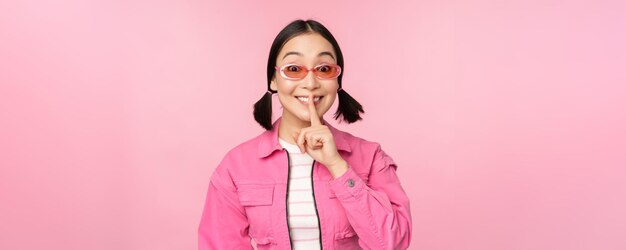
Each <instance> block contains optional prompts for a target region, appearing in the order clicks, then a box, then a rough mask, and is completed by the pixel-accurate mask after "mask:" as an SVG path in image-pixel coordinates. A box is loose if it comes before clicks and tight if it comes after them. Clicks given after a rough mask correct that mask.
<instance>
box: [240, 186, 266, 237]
mask: <svg viewBox="0 0 626 250" xmlns="http://www.w3.org/2000/svg"><path fill="white" fill-rule="evenodd" d="M235 185H237V196H238V197H239V202H240V203H241V205H242V206H243V207H244V209H245V211H246V216H247V217H248V223H249V224H250V228H249V229H250V230H249V234H250V235H251V236H252V237H255V238H257V237H268V236H271V229H272V227H271V225H272V218H271V217H272V216H271V215H272V213H271V212H272V205H273V204H274V183H273V182H272V183H269V182H256V181H255V182H249V181H235Z"/></svg>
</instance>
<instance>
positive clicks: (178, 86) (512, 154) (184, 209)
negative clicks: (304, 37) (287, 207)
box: [0, 0, 626, 250]
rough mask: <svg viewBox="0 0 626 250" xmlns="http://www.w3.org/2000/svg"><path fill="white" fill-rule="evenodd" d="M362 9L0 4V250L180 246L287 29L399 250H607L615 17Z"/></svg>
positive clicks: (618, 71)
mask: <svg viewBox="0 0 626 250" xmlns="http://www.w3.org/2000/svg"><path fill="white" fill-rule="evenodd" d="M382 2H383V1H351V2H348V1H296V2H294V1H283V2H280V3H278V2H276V3H265V1H248V2H242V1H222V2H216V1H211V2H207V1H193V0H192V1H138V0H134V1H108V0H106V1H105V0H100V1H84V0H63V1H34V0H13V1H11V0H9V1H2V2H0V167H1V168H0V202H1V203H0V249H195V248H196V237H197V235H196V229H197V226H198V222H199V218H200V213H201V211H202V205H203V202H204V196H205V193H206V190H207V187H208V181H209V176H210V174H211V172H212V171H213V169H214V167H215V166H216V165H217V163H219V161H220V160H221V158H222V157H223V156H224V154H225V153H226V152H227V151H228V150H229V149H230V148H232V147H234V146H236V145H237V144H239V143H240V142H243V141H244V140H247V139H248V138H251V137H253V136H255V135H257V134H259V133H261V132H262V128H261V127H260V126H259V125H257V124H256V123H255V122H254V120H253V117H252V108H251V107H252V104H253V103H254V102H255V101H257V100H258V98H260V97H261V95H262V94H263V92H264V91H265V88H266V82H265V67H266V65H265V63H266V61H267V55H268V52H269V47H270V44H271V42H272V40H273V38H274V36H275V35H276V34H277V32H278V31H279V30H280V29H281V28H282V27H283V26H284V25H286V24H287V23H289V22H290V21H292V20H293V19H295V18H305V19H306V18H315V19H317V20H319V21H321V22H322V23H324V24H325V25H327V27H328V28H329V29H330V30H331V31H332V32H333V33H334V35H335V36H336V38H337V39H338V41H339V43H340V45H341V46H342V49H343V50H344V56H345V61H346V67H345V77H344V88H345V89H346V90H347V91H348V92H349V93H350V94H351V95H353V96H354V97H355V98H356V99H357V100H359V101H360V102H361V103H362V104H363V105H364V108H365V111H366V114H365V115H364V120H363V121H362V122H359V123H356V124H352V125H345V124H339V125H338V127H339V128H341V129H344V130H346V131H349V132H351V133H353V134H355V135H358V136H361V137H363V138H366V139H369V140H373V141H378V142H380V143H381V144H382V145H383V149H385V151H387V152H388V153H389V154H390V155H391V156H392V157H393V158H394V160H395V161H396V162H397V163H398V165H399V172H398V174H399V175H400V179H401V180H402V184H403V186H404V188H405V190H406V191H407V193H408V195H409V196H410V198H411V205H412V206H411V211H412V214H413V223H414V231H413V241H412V246H411V249H594V250H595V249H626V238H625V237H624V235H626V214H625V213H624V211H626V182H625V181H624V180H625V179H626V169H625V167H626V129H625V128H626V109H625V107H626V86H625V83H626V76H625V73H624V72H625V71H624V70H625V68H626V49H625V48H626V46H624V44H626V35H625V34H626V33H625V32H624V30H625V27H626V4H624V3H623V1H618V0H615V1H591V0H588V1H554V0H548V1H546V0H541V1H539V0H537V1H526V0H515V1H486V0H471V1H461V0H456V1H440V0H428V1H403V2H397V1H396V2H393V3H391V2H390V3H388V4H383V3H382ZM274 101H275V103H278V100H277V99H276V98H275V99H274ZM334 111H335V108H334V107H333V108H332V109H331V111H330V112H329V113H327V115H326V117H325V118H326V119H331V116H332V114H331V113H333V112H334ZM275 112H276V116H275V118H277V117H278V115H279V114H280V109H279V108H278V107H276V109H275ZM333 121H334V120H333ZM334 124H335V125H336V123H334Z"/></svg>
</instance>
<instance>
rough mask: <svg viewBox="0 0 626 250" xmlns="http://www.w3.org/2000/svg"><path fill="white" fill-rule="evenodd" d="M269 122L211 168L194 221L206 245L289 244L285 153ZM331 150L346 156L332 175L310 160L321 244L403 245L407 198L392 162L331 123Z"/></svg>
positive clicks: (408, 229)
mask: <svg viewBox="0 0 626 250" xmlns="http://www.w3.org/2000/svg"><path fill="white" fill-rule="evenodd" d="M279 124H280V119H278V120H277V121H276V122H274V127H273V129H272V130H269V131H265V132H264V133H262V134H261V135H259V136H257V137H255V138H253V139H251V140H248V141H246V142H244V143H242V144H240V145H238V146H237V147H235V148H233V149H232V150H230V151H229V152H228V153H227V154H226V156H225V157H224V159H223V160H222V161H221V163H220V164H219V166H218V167H217V169H215V172H214V173H213V175H212V176H211V181H210V184H209V189H208V193H207V197H206V203H205V206H204V211H203V214H202V219H201V221H200V226H199V229H198V244H199V245H198V247H199V249H201V250H205V249H225V250H226V249H227V250H230V249H252V246H251V243H250V242H251V238H252V239H253V240H254V242H256V244H257V248H258V249H291V239H290V236H289V230H288V225H287V209H286V205H287V187H288V179H289V177H288V176H289V167H288V166H289V157H288V154H287V151H285V150H283V148H282V147H281V145H280V144H279V142H278V126H279ZM324 124H326V126H328V127H329V129H330V131H331V133H332V134H333V137H334V140H335V144H336V146H337V150H338V151H339V154H340V155H341V157H342V158H343V159H344V160H346V161H347V162H348V164H349V167H350V168H349V169H348V171H347V172H346V173H345V174H343V175H342V176H340V177H338V178H337V179H333V177H332V176H331V175H330V173H329V172H328V170H327V169H326V167H324V166H323V165H322V164H320V163H318V162H314V163H313V164H314V166H313V175H312V176H313V194H314V201H315V202H314V204H315V206H316V208H317V214H318V217H319V223H318V224H319V229H320V236H321V237H320V244H321V246H322V249H341V250H345V249H361V248H364V249H406V248H408V246H409V243H410V242H411V227H412V223H411V213H410V209H409V199H408V197H407V195H406V193H405V192H404V190H403V189H402V187H401V186H400V182H399V181H398V177H397V176H396V168H397V166H396V165H395V163H394V162H393V160H392V159H391V157H389V156H388V155H387V154H385V152H383V150H382V149H381V148H380V145H379V144H378V143H375V142H370V141H366V140H364V139H361V138H358V137H356V136H353V135H351V134H349V133H346V132H343V131H340V130H337V129H336V128H334V127H332V126H330V125H329V124H328V123H326V122H324Z"/></svg>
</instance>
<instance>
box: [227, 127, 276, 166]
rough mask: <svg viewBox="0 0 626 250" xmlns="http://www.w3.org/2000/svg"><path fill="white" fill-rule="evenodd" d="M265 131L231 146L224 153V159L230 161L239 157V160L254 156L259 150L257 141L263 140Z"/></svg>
mask: <svg viewBox="0 0 626 250" xmlns="http://www.w3.org/2000/svg"><path fill="white" fill-rule="evenodd" d="M265 133H266V132H263V133H261V134H259V135H257V136H254V137H252V138H249V139H247V140H245V141H243V142H241V143H239V144H237V145H235V146H234V147H231V148H230V149H229V150H228V151H227V152H226V154H225V155H224V160H231V161H232V160H235V159H239V160H241V161H246V160H249V159H250V158H252V157H256V155H257V152H258V150H259V143H261V141H263V137H264V135H265Z"/></svg>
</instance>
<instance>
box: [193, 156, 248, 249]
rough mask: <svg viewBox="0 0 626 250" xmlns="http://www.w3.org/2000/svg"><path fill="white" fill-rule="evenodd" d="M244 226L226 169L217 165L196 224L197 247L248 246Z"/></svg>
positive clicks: (239, 207)
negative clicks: (200, 216)
mask: <svg viewBox="0 0 626 250" xmlns="http://www.w3.org/2000/svg"><path fill="white" fill-rule="evenodd" d="M248 226H249V224H248V219H247V217H246V214H245V210H244V208H243V206H241V204H240V203H239V198H238V196H237V191H236V188H235V185H234V184H233V181H232V179H231V178H230V175H229V174H228V171H227V169H226V168H224V167H218V168H217V169H216V170H215V172H214V173H213V175H212V176H211V181H210V184H209V190H208V192H207V196H206V202H205V204H204V211H203V212H202V219H201V220H200V226H199V228H198V249H199V250H208V249H252V246H251V244H250V236H248Z"/></svg>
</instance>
